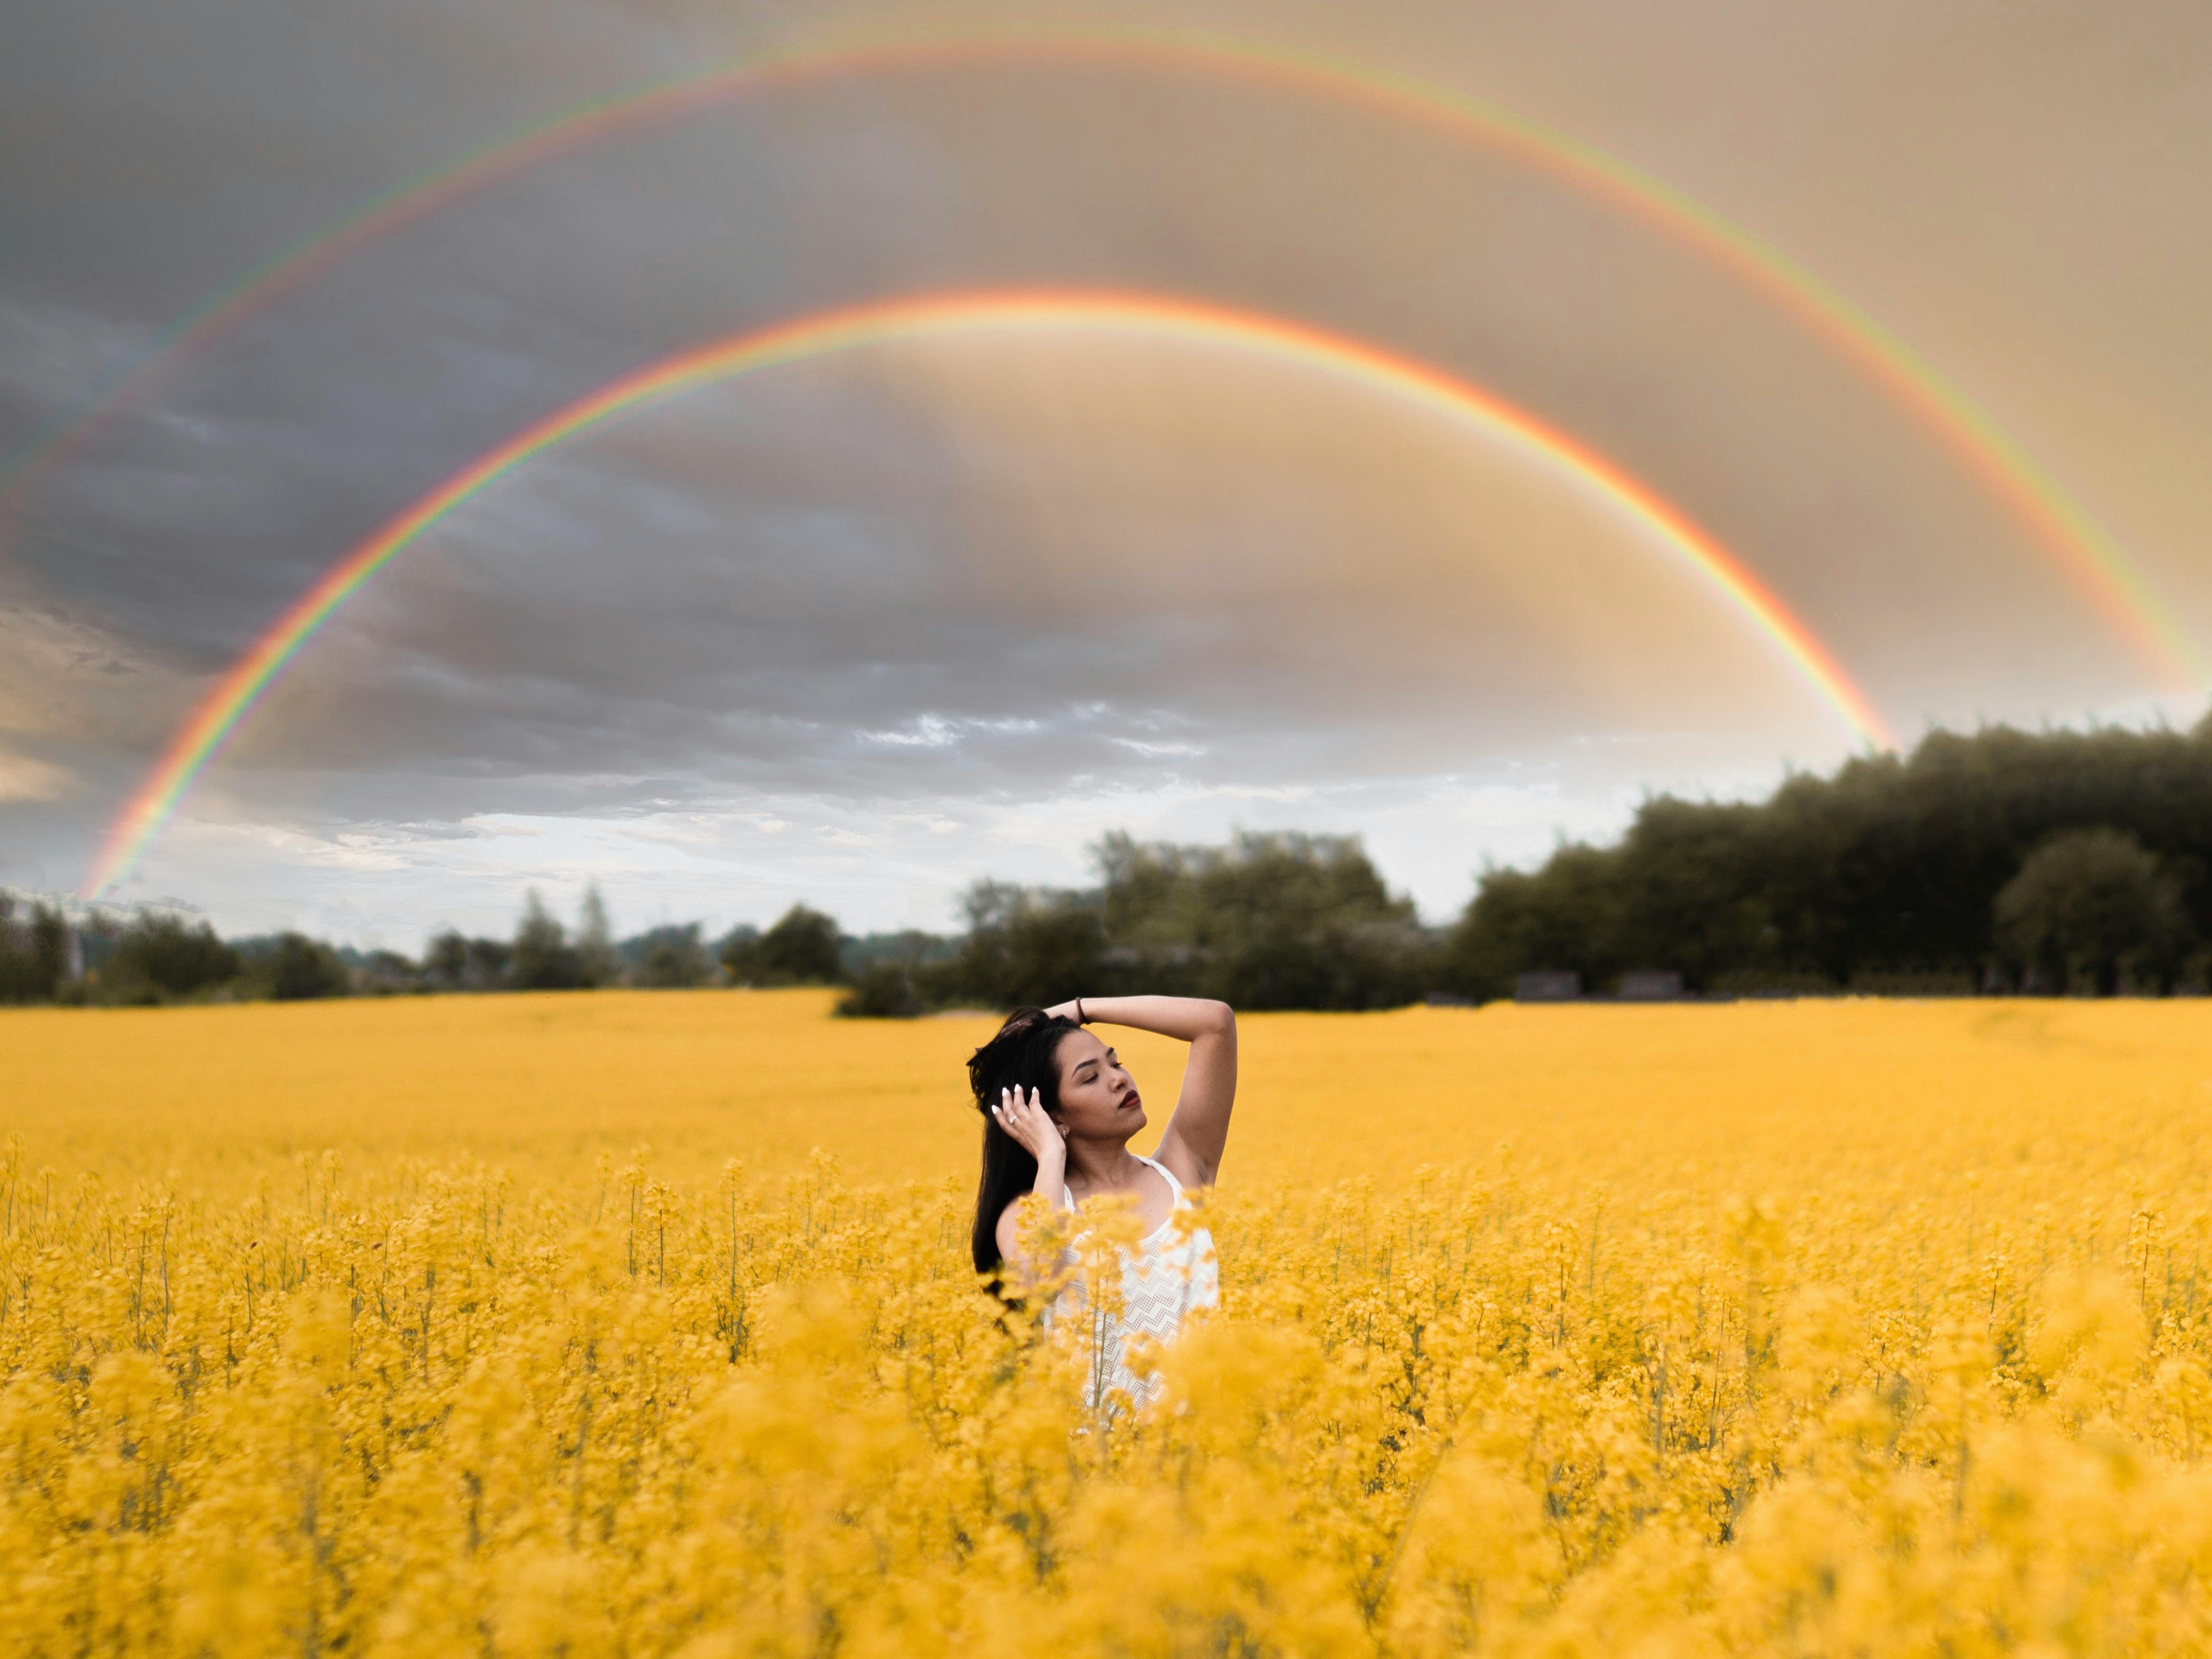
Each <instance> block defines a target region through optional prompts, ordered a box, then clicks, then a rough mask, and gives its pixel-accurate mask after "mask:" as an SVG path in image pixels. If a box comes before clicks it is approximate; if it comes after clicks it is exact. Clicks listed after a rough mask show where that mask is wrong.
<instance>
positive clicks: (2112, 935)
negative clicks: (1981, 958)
mask: <svg viewBox="0 0 2212 1659" xmlns="http://www.w3.org/2000/svg"><path fill="white" fill-rule="evenodd" d="M2188 934H2189V919H2188V913H2187V911H2186V909H2185V908H2184V906H2183V903H2182V897H2181V884H2180V883H2179V881H2178V880H2176V879H2175V878H2174V877H2173V876H2172V874H2170V873H2169V872H2166V870H2164V869H2163V868H2161V867H2160V863H2159V860H2158V859H2157V858H2156V857H2155V856H2154V855H2153V854H2150V853H2148V852H2147V851H2145V850H2144V848H2143V845H2142V842H2139V841H2137V840H2136V838H2135V837H2134V836H2130V835H2127V834H2124V833H2123V832H2122V831H2120V830H2118V829H2069V830H2067V831H2065V832H2064V833H2063V834H2061V835H2057V836H2052V837H2051V839H2050V840H2048V841H2046V842H2044V843H2043V845H2042V846H2040V847H2039V848H2036V849H2035V851H2034V852H2033V853H2031V854H2028V856H2027V860H2025V861H2024V862H2023V863H2022V864H2021V866H2020V873H2019V874H2018V875H2016V876H2015V877H2014V878H2012V879H2011V880H2010V881H2009V882H2008V883H2006V884H2005V886H2004V888H2003V890H2002V891H2001V892H1999V893H1998V894H1997V896H1996V937H1997V943H1998V945H1999V948H2000V949H2001V950H2002V951H2003V952H2004V953H2005V954H2006V956H2007V957H2009V958H2010V959H2011V961H2012V962H2014V963H2016V964H2018V965H2019V967H2020V968H2021V969H2025V970H2027V971H2028V972H2030V973H2032V974H2033V975H2035V976H2036V977H2037V978H2039V980H2041V981H2043V982H2044V983H2045V985H2047V986H2048V987H2050V988H2051V989H2052V990H2054V991H2057V992H2058V993H2060V994H2063V993H2064V992H2065V991H2066V990H2067V989H2069V987H2071V986H2072V985H2074V984H2075V983H2078V982H2079V981H2082V980H2085V979H2086V980H2087V981H2088V982H2089V985H2090V987H2091V988H2092V989H2093V990H2094V991H2095V993H2096V994H2097V995H2099V996H2112V995H2113V994H2116V993H2117V992H2118V990H2119V989H2120V987H2121V984H2122V981H2123V979H2124V976H2126V975H2130V974H2141V975H2148V976H2150V977H2152V978H2154V979H2155V980H2157V981H2159V983H2160V988H2162V989H2170V988H2171V987H2172V980H2173V975H2174V971H2175V969H2176V968H2177V966H2178V964H2179V960H2180V957H2181V953H2182V951H2184V949H2185V947H2186V945H2187V942H2188Z"/></svg>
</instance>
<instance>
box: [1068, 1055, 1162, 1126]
mask: <svg viewBox="0 0 2212 1659" xmlns="http://www.w3.org/2000/svg"><path fill="white" fill-rule="evenodd" d="M1056 1057H1057V1058H1058V1060H1059V1061H1060V1131H1061V1133H1064V1134H1069V1135H1079V1136H1081V1137H1082V1138H1083V1139H1086V1140H1127V1139H1128V1138H1129V1137H1130V1136H1131V1135H1133V1134H1134V1133H1137V1131H1138V1130H1139V1129H1141V1128H1143V1127H1145V1103H1144V1101H1143V1099H1142V1098H1141V1097H1139V1095H1138V1093H1137V1080H1136V1079H1134V1078H1133V1077H1131V1076H1130V1075H1129V1073H1128V1072H1127V1070H1126V1069H1124V1068H1123V1066H1122V1065H1121V1056H1120V1055H1118V1054H1115V1052H1114V1051H1113V1050H1112V1049H1111V1048H1108V1047H1107V1046H1106V1045H1105V1044H1104V1043H1103V1042H1100V1041H1099V1040H1098V1039H1097V1037H1095V1036H1091V1033H1090V1032H1088V1031H1071V1032H1069V1033H1068V1034H1067V1035H1066V1036H1064V1037H1062V1038H1061V1039H1060V1051H1059V1054H1058V1055H1057V1056H1056Z"/></svg>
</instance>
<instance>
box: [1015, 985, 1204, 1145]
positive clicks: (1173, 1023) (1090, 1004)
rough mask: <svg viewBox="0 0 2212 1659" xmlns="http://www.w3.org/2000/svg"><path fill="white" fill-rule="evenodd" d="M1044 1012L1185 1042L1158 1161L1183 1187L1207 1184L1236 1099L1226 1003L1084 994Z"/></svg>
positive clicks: (1198, 999) (1175, 998) (1196, 999)
mask: <svg viewBox="0 0 2212 1659" xmlns="http://www.w3.org/2000/svg"><path fill="white" fill-rule="evenodd" d="M1079 1000H1080V1003H1081V1007H1080V1009H1079V1008H1078V1006H1077V1004H1076V1003H1075V1002H1063V1003H1061V1004H1060V1005H1059V1006H1056V1007H1054V1008H1050V1009H1048V1010H1047V1011H1046V1012H1048V1013H1054V1014H1065V1015H1066V1016H1067V1018H1070V1019H1073V1018H1077V1017H1078V1016H1079V1014H1080V1017H1081V1018H1085V1019H1088V1020H1090V1021H1091V1023H1093V1024H1106V1025H1127V1026H1128V1027H1130V1028H1131V1029H1132V1030H1139V1031H1151V1032H1153V1033H1154V1034H1156V1035H1158V1036H1169V1037H1176V1038H1179V1039H1181V1040H1182V1042H1188V1044H1190V1058H1189V1059H1188V1060H1186V1061H1185V1062H1184V1064H1183V1068H1182V1099H1180V1100H1178V1101H1176V1109H1175V1115H1174V1116H1173V1117H1171V1118H1170V1119H1169V1120H1168V1128H1167V1133H1165V1134H1164V1135H1163V1136H1161V1138H1160V1147H1159V1158H1160V1162H1161V1163H1163V1164H1166V1165H1167V1166H1168V1168H1169V1169H1170V1170H1174V1171H1175V1177H1176V1180H1177V1181H1180V1182H1182V1184H1183V1185H1184V1186H1186V1187H1210V1186H1212V1184H1213V1179H1214V1176H1216V1175H1217V1174H1218V1172H1219V1170H1220V1168H1221V1154H1222V1150H1223V1149H1224V1148H1225V1146H1227V1145H1228V1144H1229V1114H1230V1110H1231V1108H1233V1107H1234V1106H1235V1105H1236V1103H1237V1015H1236V1013H1235V1012H1234V1011H1232V1010H1231V1007H1230V1006H1229V1005H1228V1004H1227V1003H1225V1002H1213V1001H1210V1000H1207V999H1206V998H1204V997H1084V998H1081V999H1079Z"/></svg>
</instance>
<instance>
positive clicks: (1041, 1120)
mask: <svg viewBox="0 0 2212 1659" xmlns="http://www.w3.org/2000/svg"><path fill="white" fill-rule="evenodd" d="M991 1115H992V1117H993V1118H994V1119H995V1120H996V1121H997V1122H998V1125H999V1127H1000V1128H1001V1129H1004V1130H1005V1131H1006V1133H1008V1134H1010V1135H1012V1137H1013V1138H1014V1139H1015V1140H1016V1141H1018V1143H1019V1144H1020V1145H1021V1146H1022V1147H1023V1149H1024V1151H1026V1152H1028V1153H1029V1155H1030V1157H1031V1158H1035V1159H1036V1161H1037V1167H1038V1168H1039V1169H1042V1168H1044V1167H1045V1166H1046V1165H1048V1164H1056V1165H1058V1166H1060V1168H1062V1169H1065V1168H1066V1165H1067V1142H1066V1140H1065V1139H1062V1138H1061V1136H1060V1125H1058V1124H1057V1123H1054V1121H1052V1116H1051V1114H1049V1113H1048V1112H1047V1111H1046V1110H1045V1109H1044V1099H1043V1097H1042V1096H1041V1095H1040V1094H1039V1093H1038V1092H1037V1091H1036V1090H1035V1089H1032V1090H1030V1092H1029V1098H1028V1099H1026V1100H1024V1098H1023V1097H1022V1091H1020V1090H1019V1089H1001V1090H1000V1091H999V1103H998V1104H997V1105H995V1106H994V1107H993V1108H991Z"/></svg>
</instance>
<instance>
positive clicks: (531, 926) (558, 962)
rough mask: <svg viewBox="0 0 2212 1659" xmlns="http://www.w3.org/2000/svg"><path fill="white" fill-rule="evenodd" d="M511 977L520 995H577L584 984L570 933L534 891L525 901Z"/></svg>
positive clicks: (510, 964) (510, 966)
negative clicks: (560, 992) (544, 992)
mask: <svg viewBox="0 0 2212 1659" xmlns="http://www.w3.org/2000/svg"><path fill="white" fill-rule="evenodd" d="M507 981H508V983H510V984H512V985H513V987H515V988H516V989H517V990H520V991H573V990H574V989H575V988H576V987H578V986H580V985H581V984H582V983H583V982H584V974H583V965H582V963H580V961H579V960H578V959H577V955H576V947H575V946H574V945H571V944H569V943H568V932H567V930H566V929H565V928H563V927H562V926H561V924H560V923H559V922H557V921H555V920H554V919H553V915H552V913H551V912H550V911H549V910H547V909H546V908H545V901H544V900H543V899H541V898H539V897H538V890H537V889H536V888H534V887H533V888H532V889H531V890H530V891H529V892H528V893H527V894H526V896H524V899H523V905H522V921H521V922H520V925H518V926H517V927H516V928H515V930H514V951H513V956H512V957H510V958H509V959H508V963H507Z"/></svg>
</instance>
